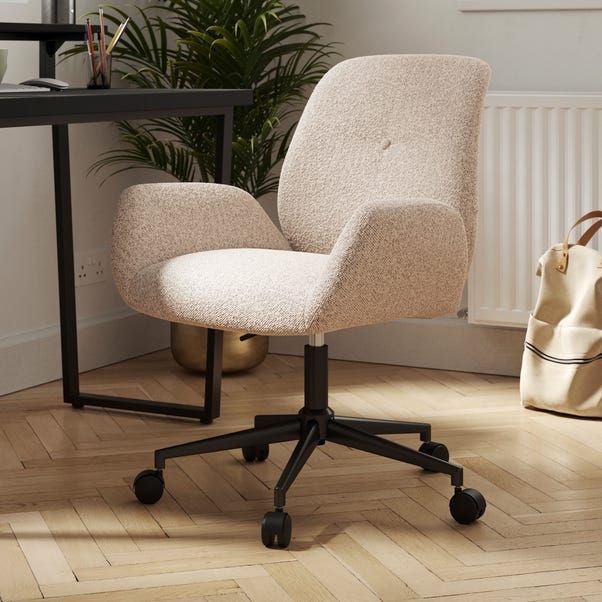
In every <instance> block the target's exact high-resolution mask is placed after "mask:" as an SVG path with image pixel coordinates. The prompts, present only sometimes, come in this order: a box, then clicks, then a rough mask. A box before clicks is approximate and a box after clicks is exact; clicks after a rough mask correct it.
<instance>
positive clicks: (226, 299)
mask: <svg viewBox="0 0 602 602" xmlns="http://www.w3.org/2000/svg"><path fill="white" fill-rule="evenodd" d="M327 260H328V255H321V254H316V253H299V252H295V251H280V250H273V249H221V250H215V251H203V252H200V253H190V254H188V255H181V256H179V257H175V258H173V259H168V260H167V261H163V262H160V263H156V264H153V265H150V266H148V267H146V268H144V269H143V270H141V271H140V272H139V273H138V274H137V275H136V276H134V277H133V278H132V279H131V281H130V282H129V285H128V287H127V290H126V291H122V292H123V293H125V294H124V297H125V300H126V302H127V303H128V304H129V305H130V306H132V307H133V308H134V309H136V310H138V311H140V312H142V313H145V314H149V315H152V316H155V317H157V318H161V319H163V320H170V321H172V322H180V323H184V324H196V325H199V326H204V327H207V328H216V329H220V330H242V331H246V332H252V333H257V334H273V335H289V334H307V333H308V324H309V321H310V316H309V315H308V307H307V305H308V300H310V299H311V298H312V297H313V289H314V287H315V285H316V283H317V282H318V280H319V276H320V275H321V274H322V273H323V270H324V267H325V265H326V262H327Z"/></svg>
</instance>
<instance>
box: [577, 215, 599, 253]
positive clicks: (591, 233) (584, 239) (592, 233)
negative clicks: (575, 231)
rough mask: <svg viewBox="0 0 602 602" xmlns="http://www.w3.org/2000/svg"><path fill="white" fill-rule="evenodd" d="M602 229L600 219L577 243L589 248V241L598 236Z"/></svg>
mask: <svg viewBox="0 0 602 602" xmlns="http://www.w3.org/2000/svg"><path fill="white" fill-rule="evenodd" d="M601 228H602V219H599V220H598V221H597V222H596V223H595V224H594V225H593V226H590V227H589V228H588V229H587V230H586V231H585V232H584V233H583V234H582V236H581V238H580V239H579V240H578V241H577V244H578V245H582V246H584V247H585V246H587V244H588V243H589V241H590V240H591V239H592V238H593V237H594V236H595V235H596V233H597V232H598V230H600V229H601Z"/></svg>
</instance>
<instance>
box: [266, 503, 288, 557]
mask: <svg viewBox="0 0 602 602" xmlns="http://www.w3.org/2000/svg"><path fill="white" fill-rule="evenodd" d="M292 528H293V521H292V520H291V517H290V515H289V514H288V513H287V512H283V511H278V510H277V511H275V512H266V514H265V516H264V517H263V520H262V521H261V541H262V542H263V545H264V546H265V547H266V548H275V547H279V548H286V547H287V546H288V544H289V543H290V542H291V533H292Z"/></svg>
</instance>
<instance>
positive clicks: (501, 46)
mask: <svg viewBox="0 0 602 602" xmlns="http://www.w3.org/2000/svg"><path fill="white" fill-rule="evenodd" d="M299 2H300V4H301V7H302V9H303V10H304V11H305V13H306V14H307V16H308V18H309V19H311V20H313V21H326V22H329V23H331V24H332V25H333V27H332V28H328V29H326V30H325V33H326V37H327V38H328V39H330V40H334V41H338V42H342V46H341V47H340V52H341V53H342V55H343V58H350V57H354V56H361V55H369V54H381V53H382V54H387V53H451V54H468V55H473V56H478V57H480V58H483V59H484V60H486V61H487V62H488V63H489V64H490V65H491V67H492V70H493V77H492V83H491V89H492V90H513V91H514V90H519V91H569V92H570V91H595V92H599V91H600V90H602V69H600V64H601V59H602V41H601V40H602V38H601V36H600V32H601V31H602V10H595V11H577V10H575V11H533V12H481V13H463V12H460V11H459V10H458V9H457V5H456V0H370V1H366V0H326V1H324V0H299ZM570 4H571V0H566V5H567V6H570ZM523 338H524V331H523V330H520V329H504V328H492V327H483V326H474V325H469V324H468V323H466V322H465V321H460V320H458V319H456V318H442V319H439V320H431V321H421V320H401V321H399V322H395V323H393V324H389V325H387V326H386V327H382V326H375V327H367V328H360V329H353V330H350V331H346V332H341V333H335V334H332V335H329V336H327V342H328V344H329V345H330V349H331V355H332V356H333V357H338V358H342V359H362V360H367V361H374V362H385V363H394V364H397V363H398V364H405V365H416V366H427V367H432V368H446V369H454V370H474V371H482V372H490V373H499V374H518V372H519V370H520V359H521V355H522V342H523ZM300 346H301V342H300V341H299V340H295V339H273V340H272V345H271V349H272V350H273V351H281V352H291V353H293V352H295V351H296V350H298V349H299V348H300Z"/></svg>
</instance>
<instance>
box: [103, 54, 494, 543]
mask: <svg viewBox="0 0 602 602" xmlns="http://www.w3.org/2000/svg"><path fill="white" fill-rule="evenodd" d="M488 81H489V68H488V66H487V65H486V64H485V63H483V62H482V61H480V60H477V59H473V58H466V57H458V56H436V55H407V56H372V57H365V58H356V59H352V60H348V61H344V62H342V63H340V64H339V65H337V66H336V67H334V68H333V69H332V70H331V71H330V72H329V73H328V74H327V75H326V76H325V77H324V78H323V79H322V81H321V82H320V83H319V84H318V86H317V87H316V89H315V91H314V92H313V94H312V96H311V98H310V100H309V102H308V104H307V107H306V109H305V111H304V113H303V116H302V118H301V120H300V123H299V125H298V128H297V131H296V133H295V136H294V140H293V141H292V144H291V147H290V150H289V152H288V155H287V157H286V161H285V162H284V165H283V168H282V175H281V180H280V189H279V195H278V211H279V215H280V221H281V224H282V233H281V232H280V231H279V230H278V229H277V228H276V227H275V226H274V225H273V224H272V222H271V221H270V219H269V218H268V216H267V215H266V214H265V213H264V212H263V210H262V209H261V208H260V206H259V204H258V203H257V202H256V201H255V200H254V199H253V198H251V197H250V196H249V195H248V194H247V193H246V192H243V191H242V190H238V189H235V188H232V187H229V186H224V185H219V184H152V185H142V186H134V187H133V188H130V189H128V190H126V191H125V192H124V194H123V196H122V199H121V202H120V205H119V209H118V212H117V217H116V222H115V229H114V248H113V269H114V275H115V279H116V282H117V286H118V288H119V290H120V292H121V294H122V295H123V298H124V299H125V301H126V302H127V303H128V304H129V305H130V306H132V307H133V308H134V309H136V310H138V311H141V312H143V313H145V314H149V315H151V316H156V317H158V318H162V319H165V320H171V321H174V322H182V323H186V324H197V325H201V326H205V327H208V328H210V329H216V330H220V331H223V330H239V331H246V332H249V333H257V334H267V335H274V336H278V335H309V344H308V345H306V346H305V405H304V407H303V408H302V409H301V410H300V412H299V413H298V414H295V415H263V416H257V417H256V419H255V428H252V429H249V430H245V431H241V432H238V433H233V434H227V435H222V436H218V437H212V438H209V439H204V440H201V441H195V442H192V443H188V444H184V445H178V446H174V447H170V448H166V449H162V450H158V451H157V452H156V454H155V470H146V471H144V472H142V473H141V474H140V475H138V477H137V478H136V481H135V484H134V489H135V492H136V495H137V497H138V499H139V500H140V501H141V502H143V503H155V502H156V501H158V500H159V498H160V497H161V495H162V493H163V487H164V481H163V469H164V467H165V460H166V459H168V458H173V457H178V456H184V455H191V454H201V453H208V452H215V451H221V450H226V449H234V448H242V450H243V454H244V457H245V459H246V460H247V461H261V460H265V458H266V457H267V456H268V453H269V444H270V443H275V442H281V441H291V440H298V444H297V446H296V447H295V450H294V451H293V453H292V456H291V458H290V460H289V462H288V464H287V465H286V467H285V469H284V472H283V474H282V477H281V478H280V480H279V481H278V484H277V485H276V487H275V490H274V505H275V510H274V511H273V512H268V513H267V514H266V516H265V518H264V520H263V523H262V529H261V535H262V541H263V542H264V544H265V545H267V546H270V547H271V546H274V545H278V546H280V547H286V546H287V545H288V543H289V541H290V538H291V519H290V516H289V515H288V514H287V513H286V512H285V511H284V505H285V496H286V492H287V490H288V489H289V487H290V486H291V484H292V483H293V481H294V479H295V478H296V476H297V475H298V473H299V471H300V470H301V468H302V467H303V465H304V464H305V462H306V461H307V459H308V457H309V456H310V454H311V453H312V452H313V450H314V449H315V447H316V446H317V445H320V444H323V443H324V442H326V441H331V442H334V443H338V444H340V445H345V446H349V447H352V448H355V449H359V450H364V451H367V452H370V453H374V454H378V455H381V456H385V457H388V458H393V459H395V460H400V461H402V462H407V463H410V464H414V465H417V466H420V467H422V468H424V469H426V470H429V471H433V472H441V473H445V474H448V475H450V476H451V482H452V485H453V486H454V487H455V493H454V495H453V497H452V498H451V501H450V510H451V514H452V516H453V517H454V518H455V519H456V520H457V521H458V522H460V523H465V524H468V523H471V522H473V521H475V520H476V519H477V518H479V517H480V516H481V515H482V514H483V512H484V511H485V500H484V498H483V496H482V495H481V494H480V493H479V492H478V491H476V490H474V489H462V485H463V481H462V468H461V467H460V466H457V465H455V464H452V463H450V462H448V459H449V454H448V451H447V449H446V447H445V446H444V445H443V444H439V443H435V442H433V441H431V434H430V425H428V424H423V423H409V422H399V421H386V420H370V419H360V418H349V417H341V416H335V415H334V413H333V412H332V410H331V409H330V408H329V407H328V385H327V380H328V379H327V346H326V345H325V344H324V337H323V333H325V332H329V331H334V330H338V329H342V328H349V327H352V326H359V325H362V324H373V323H379V322H385V321H389V320H395V319H398V318H402V317H414V318H429V317H433V316H441V315H444V314H449V313H450V312H454V311H456V309H457V306H458V303H459V299H460V296H461V292H462V288H463V285H464V281H465V278H466V273H467V269H468V265H469V261H470V258H471V255H472V251H473V246H474V239H475V221H476V219H475V218H476V212H477V201H476V159H477V143H478V131H479V122H480V116H481V111H482V104H483V97H484V94H485V91H486V88H487V85H488ZM394 433H419V434H420V438H421V440H422V441H423V444H422V446H421V447H420V451H416V450H414V449H411V448H409V447H405V446H403V445H399V444H397V443H394V442H392V441H390V440H387V439H384V438H381V437H378V436H377V435H378V434H394Z"/></svg>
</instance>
